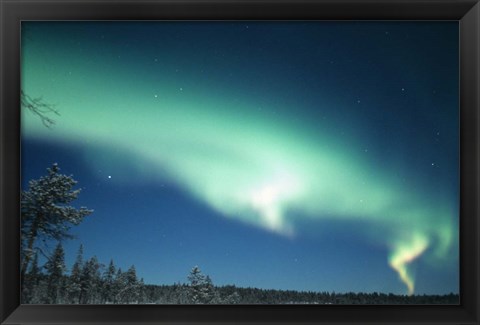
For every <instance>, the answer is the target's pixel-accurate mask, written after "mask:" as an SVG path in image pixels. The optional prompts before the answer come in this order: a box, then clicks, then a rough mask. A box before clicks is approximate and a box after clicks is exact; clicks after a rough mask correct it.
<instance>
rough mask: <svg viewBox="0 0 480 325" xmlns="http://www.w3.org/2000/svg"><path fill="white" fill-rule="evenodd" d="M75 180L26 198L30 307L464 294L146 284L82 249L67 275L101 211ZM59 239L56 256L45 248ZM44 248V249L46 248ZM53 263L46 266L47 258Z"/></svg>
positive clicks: (25, 285) (199, 280) (54, 171)
mask: <svg viewBox="0 0 480 325" xmlns="http://www.w3.org/2000/svg"><path fill="white" fill-rule="evenodd" d="M76 184H77V182H76V181H75V180H74V179H73V178H72V176H67V175H63V174H61V173H60V168H59V167H58V165H57V164H53V166H52V167H51V168H48V169H47V175H46V176H42V177H40V178H39V179H38V180H31V181H30V182H29V184H28V189H27V190H25V191H23V192H22V195H21V218H22V222H21V234H22V247H21V283H22V303H24V304H458V303H459V296H458V294H453V293H452V294H448V295H414V296H406V295H394V294H383V293H376V292H374V293H335V292H331V293H329V292H312V291H293V290H267V289H259V288H240V287H236V286H234V285H226V286H215V285H214V284H213V281H212V280H211V278H210V277H209V276H208V275H204V274H203V273H202V271H201V270H200V268H199V267H198V266H195V267H193V268H192V270H191V271H190V273H189V274H188V276H187V280H188V281H187V282H186V283H178V284H173V285H152V284H145V283H144V281H143V279H142V278H140V279H139V278H138V276H137V272H136V269H135V266H133V265H132V266H131V267H130V268H128V269H127V270H126V271H123V270H122V269H121V268H120V267H117V266H116V265H115V264H114V262H113V260H111V261H110V263H109V264H108V265H105V264H102V263H101V262H100V261H99V260H98V259H97V257H95V256H93V257H91V258H89V259H87V260H84V256H83V246H80V248H79V250H78V253H77V256H76V260H75V262H74V264H73V265H72V266H71V268H70V271H68V270H67V267H66V264H65V252H64V249H63V246H62V241H64V240H67V239H71V238H73V236H72V234H71V233H70V228H71V227H72V226H74V225H79V224H80V223H81V222H82V221H83V219H84V218H85V217H86V216H88V215H90V214H91V213H92V212H93V210H90V209H87V208H86V207H80V208H78V209H77V208H75V207H73V206H71V205H70V203H71V202H73V201H74V200H75V199H77V197H78V195H79V194H80V192H81V190H80V189H74V186H75V185H76ZM52 241H54V242H55V241H56V242H57V245H56V247H55V249H54V251H53V252H52V253H49V252H48V250H47V249H45V245H44V244H45V243H47V242H52ZM42 244H43V245H42ZM40 256H42V257H43V259H42V260H46V262H45V263H43V265H41V266H40V265H39V257H40Z"/></svg>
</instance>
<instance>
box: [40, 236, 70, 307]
mask: <svg viewBox="0 0 480 325" xmlns="http://www.w3.org/2000/svg"><path fill="white" fill-rule="evenodd" d="M45 269H46V271H47V296H46V297H45V299H46V301H45V302H46V303H48V304H57V303H59V302H61V301H62V300H63V298H64V297H63V296H64V293H65V279H64V276H63V275H64V273H65V271H66V266H65V252H64V250H63V247H62V244H61V243H58V245H57V247H56V248H55V251H54V252H53V255H52V256H51V257H50V259H49V260H48V261H47V263H45Z"/></svg>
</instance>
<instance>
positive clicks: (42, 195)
mask: <svg viewBox="0 0 480 325" xmlns="http://www.w3.org/2000/svg"><path fill="white" fill-rule="evenodd" d="M47 171H48V175H46V176H42V177H40V178H39V179H38V180H31V181H30V182H29V186H28V190H27V191H23V192H22V195H21V215H22V223H21V232H22V263H21V280H22V283H23V279H24V277H25V273H26V270H27V268H28V266H29V264H30V261H31V259H32V257H33V255H34V253H35V250H36V249H35V247H34V244H35V242H36V241H37V240H38V239H39V238H42V239H45V240H47V239H55V240H58V241H61V240H63V239H67V238H72V235H71V234H69V233H68V231H69V229H70V226H71V225H78V224H80V222H82V220H83V218H84V217H85V216H87V215H89V214H90V213H92V210H89V209H87V208H85V207H80V208H79V209H76V208H74V207H73V206H71V205H69V204H70V203H71V202H72V201H74V200H75V199H77V197H78V195H79V194H80V189H76V190H74V189H73V187H74V186H75V185H76V184H77V181H75V180H74V179H73V178H72V176H66V175H63V174H60V168H59V167H58V165H57V164H56V163H55V164H53V166H52V167H51V168H48V169H47Z"/></svg>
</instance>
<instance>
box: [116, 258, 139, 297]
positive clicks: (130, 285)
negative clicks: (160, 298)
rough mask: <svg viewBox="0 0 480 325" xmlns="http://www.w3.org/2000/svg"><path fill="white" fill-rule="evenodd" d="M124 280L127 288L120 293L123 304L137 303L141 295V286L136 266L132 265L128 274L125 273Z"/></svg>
mask: <svg viewBox="0 0 480 325" xmlns="http://www.w3.org/2000/svg"><path fill="white" fill-rule="evenodd" d="M124 278H125V280H124V283H125V287H124V289H123V290H122V291H121V293H120V296H121V297H122V302H123V303H126V304H130V303H137V302H138V298H139V294H140V290H139V289H140V286H139V283H138V279H137V271H136V270H135V266H133V265H132V266H131V267H130V268H129V269H128V270H127V272H125V273H124Z"/></svg>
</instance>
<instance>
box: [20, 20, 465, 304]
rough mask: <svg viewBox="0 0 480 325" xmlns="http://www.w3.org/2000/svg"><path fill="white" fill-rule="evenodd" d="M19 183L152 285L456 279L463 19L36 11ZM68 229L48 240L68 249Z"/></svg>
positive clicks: (28, 37) (451, 287)
mask: <svg viewBox="0 0 480 325" xmlns="http://www.w3.org/2000/svg"><path fill="white" fill-rule="evenodd" d="M22 27H23V28H22V39H23V41H22V88H23V90H24V91H25V93H26V94H28V95H29V96H30V97H34V98H36V97H42V98H43V100H44V101H45V102H47V103H51V104H54V105H55V108H56V109H57V110H58V111H59V113H60V116H55V115H51V116H50V117H51V118H53V119H55V121H56V124H55V125H54V126H53V127H52V128H50V129H49V128H47V127H45V126H44V125H43V124H42V123H41V121H40V119H39V118H38V117H37V116H35V115H33V114H32V113H31V112H29V111H23V112H22V182H23V184H24V186H25V184H26V183H27V182H28V180H30V179H32V178H38V177H40V176H42V175H44V174H46V168H48V167H50V166H51V165H52V164H53V163H54V162H57V163H58V164H59V166H60V168H61V171H62V172H63V173H65V174H69V175H70V174H73V177H74V178H75V179H76V180H77V181H78V187H80V188H82V189H83V191H82V193H81V194H80V196H79V199H78V200H77V201H75V203H74V205H75V206H77V207H79V206H80V205H83V206H86V207H88V208H91V209H94V210H95V211H94V213H93V214H92V215H90V216H88V217H87V218H86V219H85V221H84V222H83V223H82V224H81V225H79V226H76V227H73V228H72V233H74V234H75V235H76V236H77V239H74V240H69V241H65V242H64V243H63V244H64V247H65V249H66V258H67V265H69V266H71V265H72V263H73V261H74V259H75V255H76V252H77V250H78V247H79V245H80V243H83V245H84V250H85V257H86V258H88V257H90V256H93V255H96V256H97V257H98V258H99V260H100V261H102V262H103V263H106V264H107V263H108V262H109V261H110V259H113V260H114V262H115V264H117V265H118V266H120V267H122V269H123V270H126V269H127V268H128V267H129V266H130V265H132V264H134V265H135V267H136V269H137V273H138V275H139V277H143V278H144V280H145V282H146V283H151V284H172V283H174V282H186V281H187V279H186V277H187V275H188V273H189V271H190V269H191V268H192V267H193V266H195V265H198V266H199V267H200V268H201V269H202V271H203V272H204V273H206V274H208V275H210V277H211V278H212V280H213V282H214V283H215V284H217V285H224V284H235V285H237V286H243V287H248V286H250V287H260V288H272V289H295V290H315V291H335V292H349V291H353V292H361V291H363V292H374V291H377V292H385V293H390V292H392V293H396V294H408V293H412V292H415V293H416V294H423V293H425V294H445V293H450V292H454V293H458V290H459V285H458V281H459V274H458V273H459V272H458V267H459V266H458V208H459V189H458V184H459V178H458V173H459V162H458V151H459V145H458V141H459V134H458V133H459V127H458V125H459V117H458V112H459V105H458V95H459V91H458V82H459V79H458V71H459V63H458V60H459V56H458V23H457V22H346V21H345V22H340V21H338V22H315V21H311V22H300V21H298V22H262V21H256V22H255V21H248V22H247V21H243V22H242V21H239V22H228V21H224V22H213V21H212V22H178V21H177V22H24V23H23V25H22ZM54 245H55V244H54V243H51V246H52V247H53V246H54Z"/></svg>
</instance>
